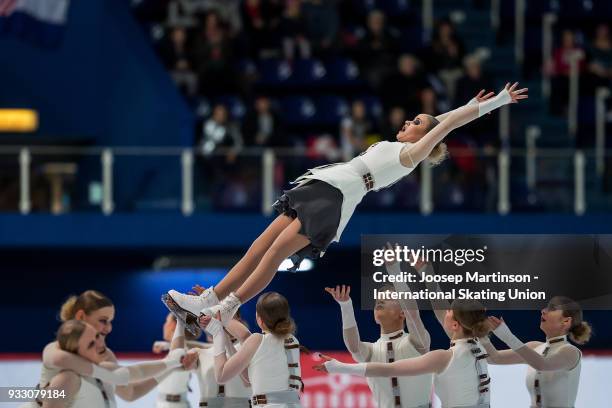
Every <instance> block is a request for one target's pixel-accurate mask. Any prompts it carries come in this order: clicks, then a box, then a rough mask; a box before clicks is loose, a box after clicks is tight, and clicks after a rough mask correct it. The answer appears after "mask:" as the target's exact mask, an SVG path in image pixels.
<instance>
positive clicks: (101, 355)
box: [78, 324, 106, 363]
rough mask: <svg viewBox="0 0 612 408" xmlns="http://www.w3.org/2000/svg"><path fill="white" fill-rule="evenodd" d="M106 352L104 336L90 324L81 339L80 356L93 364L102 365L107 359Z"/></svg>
mask: <svg viewBox="0 0 612 408" xmlns="http://www.w3.org/2000/svg"><path fill="white" fill-rule="evenodd" d="M105 352H106V346H105V345H104V338H103V336H102V335H101V334H100V333H99V332H97V331H96V329H94V328H93V326H91V325H90V324H88V325H87V327H86V328H85V330H84V331H83V334H81V338H80V339H79V349H78V354H79V355H80V356H81V357H83V358H85V359H87V360H89V361H91V362H93V363H101V362H102V361H104V359H105Z"/></svg>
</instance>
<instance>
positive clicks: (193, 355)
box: [181, 351, 198, 370]
mask: <svg viewBox="0 0 612 408" xmlns="http://www.w3.org/2000/svg"><path fill="white" fill-rule="evenodd" d="M197 361H198V352H197V351H190V352H188V353H187V354H185V355H184V356H183V358H182V359H181V364H182V365H183V368H184V369H185V370H193V369H194V368H195V365H196V362H197Z"/></svg>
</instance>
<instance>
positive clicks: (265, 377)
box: [248, 333, 302, 408]
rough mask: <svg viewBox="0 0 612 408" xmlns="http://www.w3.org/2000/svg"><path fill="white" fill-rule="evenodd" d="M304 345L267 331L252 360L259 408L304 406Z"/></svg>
mask: <svg viewBox="0 0 612 408" xmlns="http://www.w3.org/2000/svg"><path fill="white" fill-rule="evenodd" d="M299 347H300V345H299V343H298V341H297V339H296V338H295V337H294V336H288V337H287V338H285V339H282V338H279V337H276V336H274V335H272V334H270V333H265V334H264V335H263V339H262V340H261V344H260V345H259V347H258V349H257V351H256V352H255V355H254V356H253V358H252V359H251V362H250V364H249V368H248V371H249V379H250V381H251V386H252V388H253V396H252V398H251V404H252V405H253V406H254V407H258V408H301V404H300V395H299V392H300V390H301V388H302V378H301V370H300V348H299Z"/></svg>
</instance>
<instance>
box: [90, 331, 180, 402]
mask: <svg viewBox="0 0 612 408" xmlns="http://www.w3.org/2000/svg"><path fill="white" fill-rule="evenodd" d="M168 347H170V343H168ZM168 350H169V348H166V351H168ZM107 352H108V354H109V356H108V358H107V360H106V361H105V362H103V363H101V367H103V368H106V369H109V370H111V371H112V370H115V369H116V368H117V367H119V365H118V361H117V357H115V354H114V353H113V352H112V351H110V350H107ZM171 371H172V370H166V371H164V372H163V373H162V374H161V375H157V376H155V377H153V378H149V379H148V380H143V381H140V382H133V383H130V384H127V385H117V386H116V387H115V394H117V396H118V397H119V398H121V399H122V400H124V401H127V402H132V401H136V400H137V399H139V398H141V397H143V396H145V395H147V394H148V393H149V392H151V391H152V390H153V389H154V388H155V387H157V386H158V385H159V383H160V382H161V381H162V380H163V379H164V378H166V377H167V376H168V374H170V372H171Z"/></svg>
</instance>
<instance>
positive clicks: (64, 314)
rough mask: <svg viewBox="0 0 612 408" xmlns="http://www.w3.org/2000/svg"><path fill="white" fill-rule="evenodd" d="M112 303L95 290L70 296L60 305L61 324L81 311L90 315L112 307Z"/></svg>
mask: <svg viewBox="0 0 612 408" xmlns="http://www.w3.org/2000/svg"><path fill="white" fill-rule="evenodd" d="M112 306H113V302H112V301H111V300H110V299H109V298H108V297H106V296H105V295H103V294H102V293H100V292H98V291H97V290H86V291H85V292H83V293H81V294H80V295H79V296H75V295H72V296H70V297H69V298H68V299H67V300H66V301H65V302H64V304H63V305H62V307H61V309H60V313H59V317H60V320H61V321H62V322H65V321H68V320H72V319H74V318H75V316H76V314H77V312H78V311H79V310H82V311H83V312H85V314H90V313H91V312H95V311H96V310H99V309H102V308H103V307H112Z"/></svg>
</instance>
